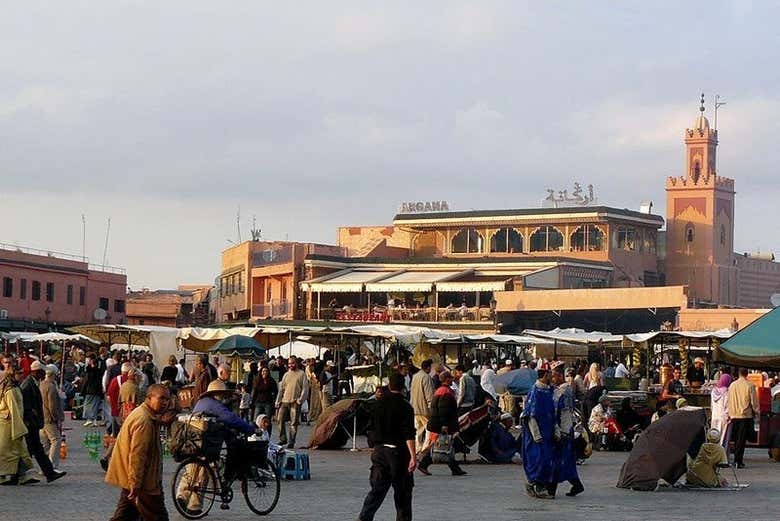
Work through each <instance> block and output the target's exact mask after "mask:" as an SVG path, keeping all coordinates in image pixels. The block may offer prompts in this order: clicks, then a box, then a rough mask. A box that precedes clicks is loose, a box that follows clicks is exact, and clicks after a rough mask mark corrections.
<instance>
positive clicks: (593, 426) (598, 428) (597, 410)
mask: <svg viewBox="0 0 780 521" xmlns="http://www.w3.org/2000/svg"><path fill="white" fill-rule="evenodd" d="M609 406H610V400H609V396H607V393H604V394H602V395H601V398H599V403H598V405H596V406H595V407H594V408H593V410H592V411H590V418H589V419H588V430H589V431H590V432H592V433H593V434H597V433H600V432H602V431H603V430H604V427H605V426H606V422H607V412H608V411H609Z"/></svg>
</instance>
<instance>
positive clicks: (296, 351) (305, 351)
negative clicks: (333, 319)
mask: <svg viewBox="0 0 780 521" xmlns="http://www.w3.org/2000/svg"><path fill="white" fill-rule="evenodd" d="M320 351H322V349H321V348H319V347H317V346H315V345H314V344H310V343H309V342H303V341H302V340H293V342H292V343H290V342H287V343H286V344H282V345H280V346H279V347H275V348H273V349H269V350H268V351H267V352H266V354H267V355H268V356H269V357H271V356H276V357H278V356H282V357H287V356H297V357H298V358H318V357H319V356H320Z"/></svg>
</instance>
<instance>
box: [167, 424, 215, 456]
mask: <svg viewBox="0 0 780 521" xmlns="http://www.w3.org/2000/svg"><path fill="white" fill-rule="evenodd" d="M224 441H225V430H224V428H223V427H222V425H220V424H219V422H217V421H216V420H213V419H211V418H207V417H204V416H202V415H199V414H180V415H179V416H178V417H177V419H176V421H174V422H173V424H171V437H170V441H169V442H168V445H169V447H170V451H171V455H172V456H173V459H174V460H175V461H179V462H180V461H184V460H185V459H187V458H190V457H204V458H206V459H207V460H208V461H215V460H217V459H218V458H219V453H220V451H221V450H222V444H223V442H224Z"/></svg>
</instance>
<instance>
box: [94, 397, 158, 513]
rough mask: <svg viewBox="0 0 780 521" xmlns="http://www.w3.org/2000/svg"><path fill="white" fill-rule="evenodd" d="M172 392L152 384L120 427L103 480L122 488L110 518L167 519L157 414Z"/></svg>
mask: <svg viewBox="0 0 780 521" xmlns="http://www.w3.org/2000/svg"><path fill="white" fill-rule="evenodd" d="M170 399H171V395H170V393H169V392H168V389H167V388H166V387H165V386H164V385H162V384H152V385H150V386H149V388H148V389H147V391H146V400H145V401H144V403H143V404H141V405H140V406H138V407H136V408H135V410H134V411H133V412H132V413H130V416H128V417H127V420H125V422H124V423H123V424H122V428H121V429H120V430H119V436H118V437H117V440H116V444H115V446H114V452H113V454H112V456H111V462H110V463H109V466H108V472H107V473H106V483H108V484H110V485H114V486H116V487H119V488H121V489H122V492H121V494H120V496H119V502H118V503H117V506H116V511H115V512H114V515H113V516H112V517H111V520H110V521H131V520H132V521H135V520H137V519H139V518H140V519H143V520H145V521H152V520H154V521H167V520H168V512H167V510H166V509H165V500H164V497H163V491H162V465H163V462H162V445H161V443H160V426H161V425H162V420H161V419H160V416H161V415H162V414H163V413H164V412H165V411H166V410H167V409H168V405H169V402H170Z"/></svg>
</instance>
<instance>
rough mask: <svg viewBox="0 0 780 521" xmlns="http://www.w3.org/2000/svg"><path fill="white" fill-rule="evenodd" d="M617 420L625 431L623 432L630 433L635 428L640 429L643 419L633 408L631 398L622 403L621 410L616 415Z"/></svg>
mask: <svg viewBox="0 0 780 521" xmlns="http://www.w3.org/2000/svg"><path fill="white" fill-rule="evenodd" d="M615 419H616V420H617V422H618V425H620V428H621V429H623V432H628V431H630V430H631V429H632V428H634V427H640V426H641V424H642V419H641V418H640V417H639V414H638V413H637V412H636V411H635V410H634V408H633V407H632V406H631V398H630V397H628V396H626V397H625V398H623V400H621V402H620V409H618V410H617V412H616V413H615Z"/></svg>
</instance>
